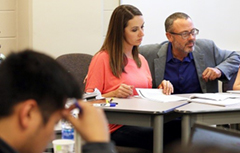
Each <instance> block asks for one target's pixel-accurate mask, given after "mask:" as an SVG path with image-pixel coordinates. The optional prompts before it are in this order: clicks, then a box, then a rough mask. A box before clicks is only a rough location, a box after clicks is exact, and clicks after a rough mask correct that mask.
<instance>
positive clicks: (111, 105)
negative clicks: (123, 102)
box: [93, 103, 117, 107]
mask: <svg viewBox="0 0 240 153" xmlns="http://www.w3.org/2000/svg"><path fill="white" fill-rule="evenodd" d="M116 105H117V103H107V104H93V106H100V107H101V106H105V107H115V106H116Z"/></svg>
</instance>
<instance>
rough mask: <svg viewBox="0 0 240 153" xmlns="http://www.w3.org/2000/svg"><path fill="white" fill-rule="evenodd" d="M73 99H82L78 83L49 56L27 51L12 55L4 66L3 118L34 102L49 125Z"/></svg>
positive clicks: (0, 73)
mask: <svg viewBox="0 0 240 153" xmlns="http://www.w3.org/2000/svg"><path fill="white" fill-rule="evenodd" d="M73 97H74V98H81V97H82V93H81V91H80V87H79V85H78V83H77V81H76V80H75V79H74V78H73V77H72V76H71V75H70V74H69V73H68V72H67V71H66V70H65V69H64V68H63V67H62V66H61V65H60V64H58V63H57V62H56V61H55V60H54V59H52V58H50V57H49V56H47V55H44V54H42V53H38V52H35V51H32V50H24V51H21V52H18V53H11V54H10V55H9V56H8V57H7V58H6V59H5V60H4V61H3V62H2V63H1V64H0V118H1V117H4V116H8V115H11V114H12V112H13V107H14V106H15V105H16V104H18V103H21V102H22V101H24V100H28V99H34V100H36V101H37V104H38V106H39V108H40V110H41V113H42V117H43V121H44V123H46V122H47V121H48V119H49V117H50V115H51V114H52V113H53V112H55V111H56V110H59V109H63V108H64V106H65V102H66V99H67V98H73Z"/></svg>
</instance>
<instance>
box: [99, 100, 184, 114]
mask: <svg viewBox="0 0 240 153" xmlns="http://www.w3.org/2000/svg"><path fill="white" fill-rule="evenodd" d="M113 101H114V102H117V103H118V105H116V107H102V108H103V109H104V110H105V111H112V112H114V111H116V112H133V113H143V114H165V113H168V112H171V111H174V109H175V108H178V107H181V106H183V105H186V104H188V102H187V101H178V102H166V103H163V102H158V101H151V100H148V99H142V98H140V97H130V98H114V100H113Z"/></svg>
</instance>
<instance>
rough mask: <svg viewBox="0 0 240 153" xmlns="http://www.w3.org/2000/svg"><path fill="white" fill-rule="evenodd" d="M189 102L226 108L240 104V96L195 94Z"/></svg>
mask: <svg viewBox="0 0 240 153" xmlns="http://www.w3.org/2000/svg"><path fill="white" fill-rule="evenodd" d="M189 101H190V102H197V103H204V104H211V105H217V106H224V107H226V106H231V105H236V104H240V95H236V94H227V93H203V94H193V95H192V96H190V98H189Z"/></svg>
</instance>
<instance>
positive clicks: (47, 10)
mask: <svg viewBox="0 0 240 153" xmlns="http://www.w3.org/2000/svg"><path fill="white" fill-rule="evenodd" d="M118 5H119V1H118V0H87V1H86V0H85V1H83V0H41V1H39V0H32V10H31V11H32V47H33V48H34V49H35V50H39V51H43V52H45V53H47V54H49V55H51V56H53V57H57V56H59V55H61V54H65V53H72V52H81V53H88V54H94V53H96V52H97V51H98V49H99V48H100V47H101V45H102V42H103V38H104V35H105V33H106V28H107V25H108V20H109V17H110V14H111V13H112V11H113V9H114V8H115V7H117V6H118Z"/></svg>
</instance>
